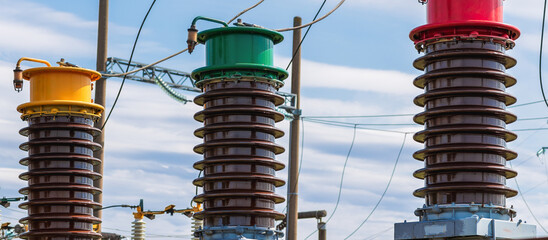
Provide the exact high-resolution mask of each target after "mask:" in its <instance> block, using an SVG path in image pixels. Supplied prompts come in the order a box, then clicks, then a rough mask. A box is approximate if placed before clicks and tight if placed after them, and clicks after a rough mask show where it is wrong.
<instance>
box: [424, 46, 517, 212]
mask: <svg viewBox="0 0 548 240" xmlns="http://www.w3.org/2000/svg"><path fill="white" fill-rule="evenodd" d="M515 64H516V60H515V59H513V58H511V57H509V56H507V55H505V46H503V45H502V44H501V43H498V42H489V41H485V40H461V41H439V42H434V43H429V44H427V45H426V46H425V56H423V57H421V58H419V59H417V60H416V61H415V62H414V66H415V67H416V68H417V69H420V70H424V71H425V74H424V75H422V76H419V77H418V78H416V79H415V81H414V84H415V86H417V87H419V88H424V90H425V93H424V94H421V95H419V96H418V97H416V98H415V100H414V102H415V104H417V105H418V106H423V107H424V110H425V111H424V112H422V113H420V114H418V115H416V116H415V118H414V120H415V122H417V123H419V124H424V125H425V130H424V131H421V132H418V133H417V134H415V136H414V139H415V140H416V141H418V142H423V143H424V145H425V148H424V149H423V150H420V151H417V152H416V153H415V154H414V157H415V158H416V159H418V160H421V161H422V160H423V161H424V163H425V168H423V169H420V170H418V171H416V172H415V173H414V176H415V177H417V178H420V179H424V180H425V187H424V188H421V189H417V190H416V191H415V192H414V195H415V196H417V197H425V198H426V204H427V205H428V206H431V205H436V204H451V203H456V204H472V203H475V204H493V205H498V206H505V205H506V198H507V197H512V196H515V195H516V194H517V191H515V190H513V189H510V188H508V187H507V186H506V179H508V178H512V177H515V176H516V174H517V173H516V172H515V171H513V170H511V169H508V168H506V167H505V165H506V161H507V160H511V159H514V158H516V157H517V154H516V153H515V152H513V151H511V150H509V149H507V148H506V143H507V142H509V141H513V140H514V139H516V135H515V134H514V133H512V132H510V131H508V130H506V124H508V123H511V122H514V121H515V120H516V116H515V115H513V114H511V113H509V112H508V111H506V107H507V106H508V105H511V104H513V103H515V102H516V99H515V98H514V97H513V96H511V95H509V94H508V93H506V92H505V89H506V87H510V86H512V85H514V84H515V82H516V80H515V79H514V78H513V77H511V76H509V75H508V74H506V73H505V71H506V69H508V68H511V67H513V66H514V65H515Z"/></svg>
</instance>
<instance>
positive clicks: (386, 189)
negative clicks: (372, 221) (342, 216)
mask: <svg viewBox="0 0 548 240" xmlns="http://www.w3.org/2000/svg"><path fill="white" fill-rule="evenodd" d="M406 139H407V133H406V134H404V135H403V142H402V143H401V147H400V151H399V152H398V157H396V162H395V163H394V167H393V168H392V173H391V174H390V179H389V180H388V184H386V188H385V189H384V192H383V193H382V195H381V198H379V201H377V204H375V207H373V209H372V210H371V212H370V213H369V215H367V217H366V218H365V219H364V220H363V222H362V223H361V224H360V225H359V226H358V227H357V228H356V230H354V231H353V232H352V233H350V235H348V236H346V237H345V238H344V239H345V240H346V239H348V238H350V237H351V236H352V235H354V233H356V232H357V231H358V230H360V228H361V227H362V226H363V225H364V224H365V223H366V222H367V220H369V218H370V217H371V215H373V213H374V212H375V210H377V207H379V205H380V204H381V202H382V199H383V198H384V196H385V195H386V192H387V191H388V188H389V187H390V184H391V183H392V179H394V173H396V167H397V166H398V162H399V161H400V156H401V152H402V151H403V147H404V146H405V140H406Z"/></svg>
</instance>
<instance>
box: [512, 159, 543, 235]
mask: <svg viewBox="0 0 548 240" xmlns="http://www.w3.org/2000/svg"><path fill="white" fill-rule="evenodd" d="M508 163H510V167H511V168H514V167H513V166H512V161H508ZM514 181H515V182H516V187H517V189H518V193H519V195H520V196H521V200H523V203H525V206H526V207H527V210H529V213H531V216H533V219H535V221H536V222H537V224H538V225H539V226H540V228H542V230H544V232H545V233H547V234H548V231H546V228H544V226H542V224H541V223H540V221H539V220H538V219H537V216H535V214H534V213H533V211H532V210H531V207H529V204H528V203H527V200H525V196H524V195H523V193H521V188H520V187H519V183H518V179H517V177H515V178H514Z"/></svg>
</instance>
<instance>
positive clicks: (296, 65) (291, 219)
mask: <svg viewBox="0 0 548 240" xmlns="http://www.w3.org/2000/svg"><path fill="white" fill-rule="evenodd" d="M300 25H302V19H301V18H300V17H295V18H293V26H300ZM300 43H301V29H296V30H293V51H292V52H293V54H292V56H293V63H292V65H291V93H293V94H295V95H296V97H295V98H296V101H297V102H296V104H295V110H294V112H293V121H291V127H290V130H289V138H290V140H289V145H290V147H289V182H288V186H287V201H288V208H287V216H286V217H287V233H286V235H287V237H286V239H287V240H297V218H298V202H299V195H298V193H299V186H298V177H299V176H298V175H299V132H300V130H299V128H300V123H301V113H300V109H301V107H300V104H301V99H300V98H301V49H300V48H299V44H300Z"/></svg>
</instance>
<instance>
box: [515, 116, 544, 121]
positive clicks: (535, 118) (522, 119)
mask: <svg viewBox="0 0 548 240" xmlns="http://www.w3.org/2000/svg"><path fill="white" fill-rule="evenodd" d="M542 119H548V117H534V118H518V119H517V121H531V120H542Z"/></svg>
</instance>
